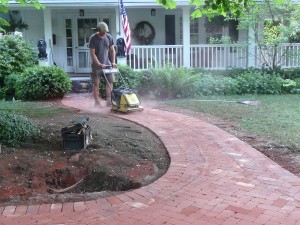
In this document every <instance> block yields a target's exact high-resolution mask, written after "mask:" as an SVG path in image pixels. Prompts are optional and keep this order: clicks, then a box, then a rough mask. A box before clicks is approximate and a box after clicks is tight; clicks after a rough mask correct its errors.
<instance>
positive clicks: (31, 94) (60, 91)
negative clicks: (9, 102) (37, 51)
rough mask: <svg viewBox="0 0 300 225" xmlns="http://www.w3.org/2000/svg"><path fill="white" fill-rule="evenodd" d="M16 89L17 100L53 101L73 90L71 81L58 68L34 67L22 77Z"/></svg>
mask: <svg viewBox="0 0 300 225" xmlns="http://www.w3.org/2000/svg"><path fill="white" fill-rule="evenodd" d="M15 88H16V97H17V99H22V100H41V99H51V98H57V97H62V96H63V95H64V93H66V92H67V91H69V90H71V79H70V77H69V76H68V74H67V73H66V72H65V71H64V70H62V69H60V68H58V67H56V66H34V67H30V68H28V69H26V70H25V71H24V72H23V73H22V74H21V75H20V77H19V78H18V79H17V82H16V85H15Z"/></svg>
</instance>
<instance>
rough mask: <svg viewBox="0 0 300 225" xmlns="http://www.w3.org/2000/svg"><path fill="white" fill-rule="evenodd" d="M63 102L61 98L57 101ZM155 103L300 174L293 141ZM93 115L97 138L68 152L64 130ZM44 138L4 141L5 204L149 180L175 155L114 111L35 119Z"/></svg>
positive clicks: (112, 190) (0, 185)
mask: <svg viewBox="0 0 300 225" xmlns="http://www.w3.org/2000/svg"><path fill="white" fill-rule="evenodd" d="M55 104H59V105H60V103H57V102H56V103H55ZM149 107H156V108H159V109H162V110H171V111H173V112H178V113H182V114H186V115H190V116H194V117H197V118H200V119H202V120H204V121H206V122H208V123H211V124H214V125H216V126H218V127H220V128H221V129H224V130H226V131H228V132H230V133H232V134H233V135H235V136H237V137H238V138H240V139H241V140H243V141H245V142H247V143H249V144H250V145H252V146H253V147H254V148H256V149H258V150H259V151H261V152H263V153H264V154H266V155H267V156H268V157H270V158H271V159H273V160H274V161H275V162H277V163H278V164H280V165H281V166H283V167H284V168H286V169H287V170H289V171H290V172H292V173H294V174H296V175H297V176H299V175H300V157H299V154H296V153H295V154H293V153H291V152H292V149H289V148H288V147H287V146H278V145H275V144H274V143H272V142H271V141H270V140H266V139H263V138H262V137H258V136H255V135H253V134H250V133H247V132H245V131H242V130H241V129H240V128H239V127H238V126H236V125H235V124H232V123H229V122H227V121H223V120H220V119H218V118H214V117H212V116H209V115H205V114H202V113H195V112H191V111H189V110H184V109H178V108H171V107H169V106H164V105H162V104H159V103H153V102H152V103H150V104H149ZM83 116H88V117H89V121H88V124H89V125H90V126H91V128H92V138H93V139H92V142H91V144H90V145H88V147H87V149H85V150H81V151H70V150H67V151H64V150H63V141H62V140H63V139H62V137H61V129H62V128H63V127H65V126H66V125H67V124H68V123H69V122H70V121H71V120H73V119H75V118H82V117H83ZM35 122H36V123H37V124H38V125H39V126H40V127H41V128H42V130H43V134H44V136H43V138H41V139H40V140H39V141H37V143H34V144H27V146H25V147H24V148H22V149H16V148H7V147H5V146H2V148H1V151H2V153H1V154H0V205H12V204H15V205H17V204H32V203H54V202H68V201H83V200H89V199H95V198H98V197H102V196H109V195H115V194H118V193H120V192H122V191H126V190H129V189H133V188H138V187H141V186H144V185H147V184H149V183H151V182H153V181H155V180H156V179H158V178H159V177H160V176H162V175H163V174H164V173H165V172H166V171H167V169H168V167H169V163H170V159H169V155H168V153H167V151H166V149H165V147H164V146H163V144H162V142H161V141H160V140H159V139H158V138H157V137H156V136H155V135H154V134H153V133H152V132H151V131H149V130H148V129H146V128H144V127H141V126H138V125H136V124H134V123H131V122H128V121H125V120H122V119H117V118H114V117H111V116H108V115H107V116H106V115H101V116H99V114H97V115H96V114H93V113H88V114H87V113H80V112H79V111H75V110H72V111H70V112H65V113H59V114H58V115H57V116H55V117H54V118H46V119H45V118H44V119H42V120H41V119H40V120H39V119H35Z"/></svg>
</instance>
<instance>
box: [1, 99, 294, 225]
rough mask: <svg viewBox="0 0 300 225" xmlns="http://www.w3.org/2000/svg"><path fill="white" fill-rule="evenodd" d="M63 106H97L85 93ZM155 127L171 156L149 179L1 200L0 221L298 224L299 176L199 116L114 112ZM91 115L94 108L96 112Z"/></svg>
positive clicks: (10, 224) (27, 224)
mask: <svg viewBox="0 0 300 225" xmlns="http://www.w3.org/2000/svg"><path fill="white" fill-rule="evenodd" d="M63 103H64V104H65V105H67V106H71V107H75V108H81V109H82V108H85V109H86V110H89V111H93V112H97V111H101V112H99V114H100V113H109V109H108V108H106V107H105V108H104V109H102V110H99V109H95V108H94V107H93V102H92V99H91V98H90V97H80V96H70V97H67V98H65V99H64V100H63ZM113 115H114V116H118V117H122V118H124V119H127V120H131V121H134V122H136V123H139V124H141V125H143V126H145V127H148V128H149V129H151V130H152V131H153V132H155V133H156V134H157V135H158V137H159V138H160V139H161V140H162V141H163V143H164V144H165V146H166V148H167V149H168V152H169V154H170V157H171V165H170V168H169V170H168V171H167V173H166V174H165V175H164V176H162V177H161V178H160V179H158V180H157V181H155V182H154V183H152V184H150V185H148V186H146V187H142V188H140V189H136V190H132V191H129V192H125V193H123V194H120V195H116V196H112V197H107V198H103V199H96V200H93V201H87V202H74V203H63V204H50V205H49V204H48V205H31V206H24V205H20V206H6V207H1V206H0V214H1V215H0V225H19V224H20V225H21V224H22V225H33V224H41V225H43V224H51V225H54V224H56V225H79V224H80V225H99V224H101V225H102V224H103V225H106V224H107V225H114V224H116V225H122V224H124V225H130V224H131V225H143V224H147V225H162V224H164V225H199V224H200V225H202V224H203V225H204V224H220V225H221V224H222V225H226V224H228V225H235V224H238V225H248V224H249V225H250V224H251V225H262V224H266V225H271V224H286V225H296V224H299V225H300V208H299V206H300V178H298V177H296V176H294V175H293V174H291V173H289V172H288V171H286V170H284V169H283V168H281V167H280V166H279V165H277V164H276V163H274V162H273V161H271V160H270V159H268V158H267V157H266V156H264V155H263V154H261V153H260V152H258V151H256V150H255V149H253V148H252V147H251V146H249V145H248V144H246V143H244V142H242V141H240V140H239V139H237V138H236V137H234V136H232V135H230V134H228V133H227V132H225V131H223V130H221V129H218V128H217V127H215V126H212V125H210V124H207V123H205V122H203V121H201V120H199V119H196V118H192V117H189V116H185V115H181V114H176V113H172V112H166V111H161V110H158V109H152V108H146V109H145V110H144V111H143V112H134V113H130V114H113ZM95 116H96V115H95Z"/></svg>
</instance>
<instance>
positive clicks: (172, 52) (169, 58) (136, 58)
mask: <svg viewBox="0 0 300 225" xmlns="http://www.w3.org/2000/svg"><path fill="white" fill-rule="evenodd" d="M170 64H172V65H174V66H175V67H181V66H183V46H182V45H151V46H150V45H140V46H132V47H131V50H130V54H129V55H128V56H127V65H128V66H129V67H131V68H133V69H139V70H145V69H149V68H158V67H164V66H166V65H170Z"/></svg>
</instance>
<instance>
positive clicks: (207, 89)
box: [194, 74, 237, 97]
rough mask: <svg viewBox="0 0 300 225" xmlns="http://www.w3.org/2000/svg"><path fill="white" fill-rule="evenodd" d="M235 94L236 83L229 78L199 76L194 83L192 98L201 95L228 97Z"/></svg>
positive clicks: (207, 75)
mask: <svg viewBox="0 0 300 225" xmlns="http://www.w3.org/2000/svg"><path fill="white" fill-rule="evenodd" d="M236 93H237V82H236V81H235V79H233V78H231V77H219V76H213V75H209V74H199V75H198V78H197V80H196V82H195V83H194V97H196V96H203V95H205V96H206V95H230V94H236Z"/></svg>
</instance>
